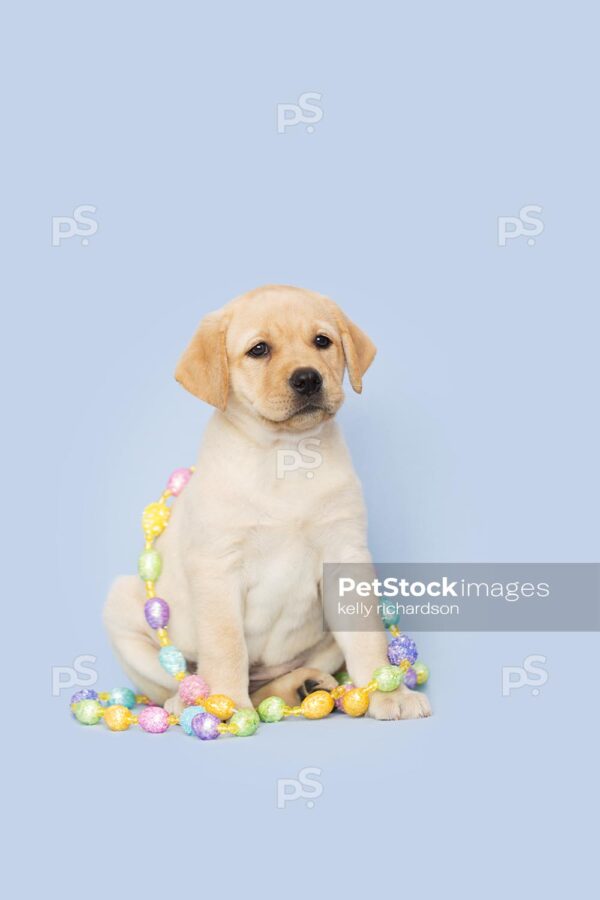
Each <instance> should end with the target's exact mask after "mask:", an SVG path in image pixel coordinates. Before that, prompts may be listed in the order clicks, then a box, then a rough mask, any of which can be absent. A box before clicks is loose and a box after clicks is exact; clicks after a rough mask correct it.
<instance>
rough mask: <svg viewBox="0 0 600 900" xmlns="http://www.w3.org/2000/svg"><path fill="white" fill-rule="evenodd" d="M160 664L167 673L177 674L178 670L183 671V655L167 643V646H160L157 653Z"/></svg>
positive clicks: (184, 664)
mask: <svg viewBox="0 0 600 900" xmlns="http://www.w3.org/2000/svg"><path fill="white" fill-rule="evenodd" d="M158 658H159V660H160V664H161V666H162V667H163V669H164V670H165V672H168V673H169V675H178V674H179V672H185V668H186V663H185V657H184V655H183V653H182V652H181V650H178V649H177V647H174V646H173V645H172V644H169V645H168V646H167V647H161V648H160V653H159V654H158Z"/></svg>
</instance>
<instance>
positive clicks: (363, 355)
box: [338, 307, 377, 394]
mask: <svg viewBox="0 0 600 900" xmlns="http://www.w3.org/2000/svg"><path fill="white" fill-rule="evenodd" d="M338 324H339V328H340V332H341V335H342V348H343V350H344V356H345V358H346V367H347V369H348V377H349V379H350V384H351V385H352V387H353V388H354V390H355V391H356V393H357V394H360V393H361V392H362V376H363V375H364V374H365V372H366V371H367V369H368V368H369V366H370V365H371V363H372V362H373V360H374V358H375V354H376V353H377V348H376V347H375V344H374V343H373V341H372V340H371V338H370V337H369V336H368V335H366V334H365V333H364V331H362V330H361V329H360V328H359V327H358V325H355V324H354V322H351V321H350V319H349V318H348V316H347V315H346V314H345V313H343V312H342V311H341V309H339V307H338Z"/></svg>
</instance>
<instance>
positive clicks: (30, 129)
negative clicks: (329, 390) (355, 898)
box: [0, 0, 599, 898]
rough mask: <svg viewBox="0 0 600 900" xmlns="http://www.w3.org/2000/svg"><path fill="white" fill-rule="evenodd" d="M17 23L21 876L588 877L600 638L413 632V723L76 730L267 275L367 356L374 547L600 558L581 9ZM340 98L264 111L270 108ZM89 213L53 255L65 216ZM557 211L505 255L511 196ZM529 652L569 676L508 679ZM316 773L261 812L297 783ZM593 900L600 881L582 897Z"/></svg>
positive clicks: (15, 817)
mask: <svg viewBox="0 0 600 900" xmlns="http://www.w3.org/2000/svg"><path fill="white" fill-rule="evenodd" d="M2 19H3V24H2V29H1V31H2V35H3V36H2V39H1V40H2V44H3V53H2V59H3V63H2V66H3V69H4V72H3V82H4V85H5V89H6V94H5V98H4V101H3V119H4V126H5V129H4V130H5V138H4V142H3V156H4V162H3V180H4V181H5V188H4V191H3V193H4V197H5V201H7V202H5V212H4V215H3V216H2V217H1V221H0V227H1V229H2V235H0V238H1V241H2V248H3V251H4V253H3V256H4V258H5V262H4V265H3V267H2V275H1V277H2V280H3V282H4V288H3V291H2V294H3V296H4V298H5V306H4V311H3V326H4V328H3V331H4V342H3V354H2V363H3V381H4V386H5V394H6V397H5V439H4V446H3V452H4V454H5V456H6V459H5V463H4V471H5V478H4V514H3V520H4V525H5V527H6V530H7V538H6V539H5V541H4V545H5V553H6V557H5V566H4V582H5V591H6V609H5V651H6V658H7V662H8V663H9V664H10V666H11V668H10V671H9V674H8V675H7V676H6V677H5V697H4V704H5V707H4V708H5V714H6V719H7V724H8V725H9V728H8V734H7V736H6V737H5V749H6V750H7V751H9V753H10V760H9V763H8V766H7V769H6V770H5V783H4V785H3V793H4V798H5V802H6V804H7V807H8V809H9V812H7V817H8V821H9V825H10V828H11V831H12V838H13V841H14V848H13V850H12V852H11V859H12V863H13V864H14V865H15V872H16V874H17V876H18V878H19V879H20V882H21V892H22V893H26V892H27V890H33V889H37V890H38V891H43V892H44V893H45V894H54V893H56V892H58V891H59V890H60V891H61V892H62V893H63V895H64V896H66V897H72V896H79V895H80V894H85V895H86V896H91V897H95V896H101V895H105V894H106V893H107V892H109V891H113V890H117V891H118V893H119V894H121V893H125V891H128V892H129V891H132V892H133V891H140V890H144V891H145V892H146V893H147V894H148V895H150V896H155V895H158V894H161V895H162V896H167V894H168V893H173V894H174V893H178V894H181V893H182V892H184V891H185V892H186V893H189V892H193V893H196V892H198V893H204V892H205V891H208V892H210V893H211V894H214V892H215V891H216V890H219V889H222V890H227V891H231V892H232V893H237V892H244V893H246V892H248V891H250V890H260V891H263V892H264V893H266V894H267V895H275V894H279V892H282V891H285V892H287V893H288V894H290V895H291V896H305V895H306V894H307V893H312V892H318V893H326V892H333V891H335V892H336V893H339V892H342V891H344V892H348V891H351V894H350V895H352V894H358V893H360V892H362V891H363V890H368V891H369V892H370V893H371V894H372V895H375V894H377V895H381V894H383V892H388V893H389V892H394V893H395V892H400V893H402V894H405V893H406V894H413V895H418V896H421V897H433V896H436V897H437V896H440V894H441V893H442V892H444V893H445V892H450V893H452V894H454V893H458V892H459V891H460V893H461V894H462V895H463V896H465V897H469V898H471V897H473V898H479V897H481V896H486V897H500V896H506V894H511V895H515V896H519V897H523V896H527V895H528V893H529V892H530V891H531V892H533V891H535V892H536V893H539V894H542V893H543V894H544V895H545V896H548V897H559V896H565V894H566V892H568V893H569V895H570V894H571V893H575V892H577V891H579V890H584V886H586V885H587V884H588V883H589V879H590V871H591V865H592V864H591V860H590V856H591V854H592V850H594V851H595V850H596V848H595V846H594V847H592V831H591V827H592V822H593V821H595V812H594V802H595V801H594V795H593V790H594V773H595V770H596V763H595V760H596V759H597V757H596V754H597V737H598V727H597V689H596V686H595V683H596V680H597V678H596V676H597V663H596V658H597V652H598V642H597V636H594V635H579V634H569V635H551V634H495V635H490V634H471V635H462V634H453V635H440V634H426V635H421V636H419V644H420V647H421V651H422V656H423V658H424V659H426V660H427V661H428V662H429V664H430V666H431V669H432V677H431V681H430V685H429V687H428V693H429V695H430V697H431V701H432V704H433V707H434V716H433V718H432V719H430V720H428V721H415V722H401V723H379V722H373V721H367V720H364V721H351V720H348V719H346V718H344V717H341V716H336V717H334V718H332V719H331V720H327V721H325V722H320V723H319V722H313V723H311V722H300V721H290V722H286V723H282V724H281V725H279V726H271V727H266V726H265V727H264V728H262V729H261V731H260V734H259V736H257V737H255V738H253V739H251V740H249V741H243V740H233V739H229V740H228V739H223V740H221V741H217V742H215V743H214V744H209V745H200V744H199V743H198V742H197V741H194V740H191V739H185V738H184V737H183V736H182V735H181V734H180V733H179V732H178V731H176V730H173V732H169V733H168V734H166V735H163V736H161V737H155V738H154V737H150V736H147V735H144V734H142V733H140V732H138V731H131V732H129V733H127V734H124V735H114V734H110V733H108V732H107V731H106V730H105V729H103V728H101V727H98V728H95V729H94V728H90V729H86V728H83V727H79V726H77V725H76V724H74V723H73V722H72V720H71V719H70V717H69V713H68V697H69V695H70V693H71V690H65V691H63V692H62V694H61V695H60V696H53V692H52V684H51V673H52V670H53V667H57V666H72V665H73V662H74V660H75V659H76V657H78V656H79V655H81V654H92V655H94V656H95V657H96V658H97V661H96V665H95V668H96V669H97V673H98V685H97V686H98V687H99V688H100V689H108V688H110V687H112V686H113V685H115V684H120V683H122V682H123V676H122V674H121V673H120V671H119V669H118V667H117V665H116V663H115V662H114V660H113V659H112V656H111V653H110V649H109V647H108V644H107V641H106V638H105V636H104V633H103V631H102V626H101V620H100V611H101V607H102V603H103V600H104V597H105V594H106V591H107V588H108V585H109V583H110V581H111V580H112V578H113V577H114V576H115V575H117V574H119V573H122V572H131V571H133V570H134V566H135V560H136V557H137V554H138V551H139V548H140V531H139V515H140V511H141V509H142V507H143V506H144V505H145V503H147V502H148V501H149V500H150V499H152V498H154V496H155V495H156V494H157V492H158V491H159V490H160V489H161V487H162V485H163V482H164V480H165V478H166V476H167V475H168V473H169V472H170V470H171V469H172V468H174V467H175V466H179V465H187V464H190V463H191V462H192V461H193V460H194V459H195V456H196V452H197V446H198V443H199V439H200V437H201V434H202V431H203V428H204V425H205V423H206V421H207V417H208V416H209V414H210V411H209V409H208V408H205V407H203V406H202V405H200V404H199V403H198V402H197V401H196V400H194V398H192V397H191V396H189V395H187V394H185V392H184V391H183V390H182V389H181V388H179V387H178V386H177V385H176V383H175V382H174V380H173V370H174V366H175V363H176V360H177V357H178V355H179V353H180V351H181V350H182V349H183V347H184V345H185V343H186V341H187V339H188V338H189V336H190V334H191V332H192V330H193V328H194V327H195V325H196V323H197V322H198V321H199V319H200V318H201V317H202V315H203V314H204V313H205V312H207V311H208V310H210V309H214V308H217V307H219V306H220V305H221V304H222V303H224V302H225V301H226V300H228V299H230V298H231V297H233V296H234V295H236V294H238V293H241V292H243V291H245V290H248V289H250V288H252V287H255V286H256V285H259V284H262V283H265V282H283V283H291V284H298V285H301V286H306V287H310V288H314V289H316V290H319V291H321V292H323V293H327V294H329V295H330V296H332V297H333V298H334V299H336V300H337V301H338V302H339V303H340V304H341V305H342V306H343V307H344V308H345V310H346V311H347V312H348V313H349V314H350V315H351V317H352V318H354V319H355V320H356V321H357V322H358V323H359V324H360V325H361V326H363V327H364V328H365V330H367V331H368V333H369V334H370V335H371V336H372V338H373V340H374V341H375V342H376V344H377V345H378V347H379V355H378V357H377V360H376V362H375V364H374V366H373V368H372V370H371V371H370V372H369V374H368V376H367V378H366V381H365V391H364V394H363V395H362V396H361V397H356V396H350V397H349V398H348V402H347V404H346V406H345V407H344V409H343V411H342V414H341V417H340V418H341V421H342V423H343V426H344V429H345V432H346V436H347V440H348V443H349V444H350V447H351V450H352V453H353V457H354V460H355V463H356V467H357V469H358V471H359V474H360V476H361V478H362V480H363V483H364V487H365V492H366V497H367V502H368V506H369V512H370V530H371V546H372V550H373V554H374V556H375V558H377V559H381V560H390V561H391V560H414V561H420V560H428V561H517V560H518V561H536V562H543V561H570V562H577V561H594V560H597V559H598V537H599V534H598V502H599V490H598V473H597V469H598V465H597V460H598V451H599V447H598V444H599V441H598V437H599V429H598V414H597V411H598V405H597V402H598V324H599V322H598V319H599V316H598V278H597V251H598V228H597V218H598V208H599V206H598V201H599V197H598V179H597V166H598V158H599V155H598V149H599V148H598V140H597V137H598V135H597V111H596V110H597V77H598V56H597V46H596V41H597V26H598V22H597V15H596V10H595V9H594V5H593V4H591V3H578V2H574V3H569V4H567V3H543V2H534V0H531V2H528V3H522V2H510V0H509V2H504V3H502V4H500V3H498V4H481V3H475V2H472V3H468V2H457V3H452V4H449V3H444V2H422V3H420V4H413V3H400V2H399V3H387V4H386V3H382V2H379V3H370V4H367V3H362V4H357V3H349V2H343V3H342V2H329V3H327V4H323V3H316V2H311V0H305V2H303V3H302V4H300V3H280V2H256V3H252V4H247V3H243V2H228V3H222V4H219V5H218V4H208V3H200V2H197V3H193V2H189V3H185V2H172V3H153V2H144V3H141V2H128V3H116V2H105V3H102V4H100V3H81V2H67V0H63V2H61V3H52V4H49V3H31V2H21V3H19V4H18V5H17V4H13V5H12V9H11V10H8V9H5V11H4V13H3V15H2ZM307 91H316V92H318V93H321V95H322V99H321V104H320V105H321V108H322V110H323V118H322V120H321V121H320V122H319V123H318V124H317V125H316V127H315V129H314V132H313V133H309V132H308V131H307V129H306V128H305V127H304V126H303V125H301V124H300V125H297V126H294V127H292V128H289V129H287V131H286V132H285V133H284V134H279V133H278V132H277V127H276V104H277V103H278V102H285V103H294V102H296V101H297V99H298V97H299V95H300V94H302V93H304V92H307ZM80 204H92V205H94V206H96V207H97V214H96V219H97V221H98V223H99V228H98V232H97V233H96V234H95V235H93V236H92V237H91V238H90V241H89V245H88V246H84V245H82V243H81V240H80V239H79V238H77V237H74V238H71V239H69V240H65V241H63V242H62V244H61V245H60V246H59V247H53V246H51V217H52V216H61V215H71V214H72V212H73V209H74V207H76V206H78V205H80ZM526 204H538V205H540V206H542V207H543V213H542V220H543V223H544V231H543V232H542V233H541V235H539V236H538V238H537V239H536V241H535V245H534V246H529V245H528V244H527V241H526V239H525V238H524V237H521V238H519V239H515V240H512V241H509V242H508V244H507V246H505V247H500V246H498V237H497V229H498V225H497V219H498V216H502V215H518V213H519V210H520V209H521V207H522V206H524V205H526ZM533 653H539V654H542V655H544V656H546V658H547V670H548V681H547V683H546V684H545V685H544V686H543V688H542V689H541V692H540V693H539V695H538V696H535V695H533V693H532V691H531V690H530V689H528V688H523V689H521V690H517V691H515V692H513V693H512V694H511V695H510V697H503V696H502V692H501V677H502V676H501V671H502V667H503V666H507V665H521V664H522V662H523V659H524V658H525V657H526V656H527V655H529V654H533ZM306 766H311V767H317V768H320V769H321V770H322V776H321V781H322V785H323V793H322V795H321V796H320V797H319V798H318V799H317V800H316V801H315V803H314V806H313V807H312V808H311V807H309V806H308V805H307V803H306V802H305V801H303V800H298V801H296V802H293V803H291V804H289V805H288V806H286V808H285V809H277V806H276V781H277V779H278V778H291V777H295V776H296V775H297V774H298V771H299V770H300V769H302V768H303V767H306ZM585 892H586V894H587V892H588V891H587V889H586V891H585Z"/></svg>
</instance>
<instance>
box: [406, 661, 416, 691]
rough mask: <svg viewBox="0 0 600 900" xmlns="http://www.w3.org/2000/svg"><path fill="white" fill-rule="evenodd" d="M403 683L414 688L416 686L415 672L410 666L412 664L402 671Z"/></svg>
mask: <svg viewBox="0 0 600 900" xmlns="http://www.w3.org/2000/svg"><path fill="white" fill-rule="evenodd" d="M404 684H405V685H406V687H409V688H414V687H416V686H417V673H416V672H415V670H414V669H413V668H412V666H411V668H410V669H407V670H406V672H405V673H404Z"/></svg>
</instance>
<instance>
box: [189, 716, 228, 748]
mask: <svg viewBox="0 0 600 900" xmlns="http://www.w3.org/2000/svg"><path fill="white" fill-rule="evenodd" d="M220 724H221V723H220V722H219V720H218V719H217V717H216V716H213V715H211V713H207V712H203V713H199V714H198V715H197V716H194V718H193V719H192V731H193V732H194V734H195V735H196V737H199V738H200V740H201V741H214V739H215V738H218V737H219V725H220Z"/></svg>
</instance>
